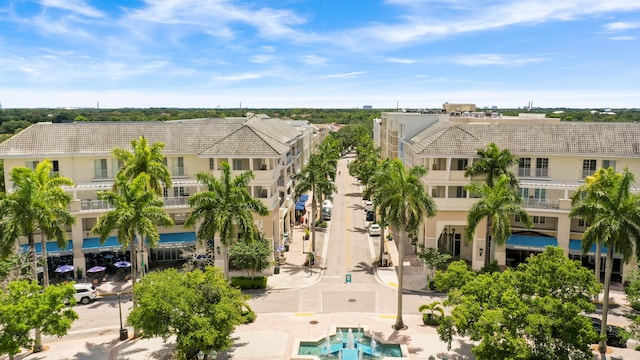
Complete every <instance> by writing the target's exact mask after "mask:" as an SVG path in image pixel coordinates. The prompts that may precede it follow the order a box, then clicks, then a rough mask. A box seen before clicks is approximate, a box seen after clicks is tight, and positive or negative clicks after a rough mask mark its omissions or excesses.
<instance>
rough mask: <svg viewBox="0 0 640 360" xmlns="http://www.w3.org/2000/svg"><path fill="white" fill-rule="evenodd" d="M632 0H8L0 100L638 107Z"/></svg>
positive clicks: (0, 33)
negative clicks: (448, 103)
mask: <svg viewBox="0 0 640 360" xmlns="http://www.w3.org/2000/svg"><path fill="white" fill-rule="evenodd" d="M639 41H640V0H562V1H548V0H541V1H533V0H519V1H504V0H439V1H438V0H383V1H380V0H279V1H268V0H255V1H232V0H226V1H225V0H137V1H135V0H132V1H124V0H38V1H29V0H8V1H7V0H5V1H2V2H0V103H1V104H2V106H3V107H5V108H25V107H27V108H29V107H96V106H97V104H98V102H99V105H100V107H101V108H118V107H137V108H143V107H199V108H214V107H218V106H219V107H222V108H237V107H238V106H240V105H242V107H245V108H292V107H315V108H358V107H362V106H363V105H372V106H373V107H374V108H395V107H396V106H399V107H401V108H438V107H440V106H441V105H442V103H444V102H452V103H453V102H471V103H475V104H477V105H478V106H498V107H499V108H507V107H523V106H526V105H527V104H528V103H529V101H532V102H533V105H534V106H540V107H585V108H606V107H610V108H620V107H627V108H632V107H640V43H639Z"/></svg>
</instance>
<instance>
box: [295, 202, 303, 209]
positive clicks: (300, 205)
mask: <svg viewBox="0 0 640 360" xmlns="http://www.w3.org/2000/svg"><path fill="white" fill-rule="evenodd" d="M296 210H304V203H303V202H301V201H298V202H297V203H296Z"/></svg>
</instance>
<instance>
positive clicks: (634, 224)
mask: <svg viewBox="0 0 640 360" xmlns="http://www.w3.org/2000/svg"><path fill="white" fill-rule="evenodd" d="M634 181H635V176H634V175H633V174H632V173H631V172H629V170H628V169H627V168H625V169H624V171H623V172H622V173H620V174H616V173H615V171H614V170H613V169H612V168H609V169H600V170H598V177H597V178H595V179H594V182H592V183H590V184H585V185H583V189H581V191H583V190H584V191H587V192H588V195H587V196H585V197H584V198H583V199H581V200H579V201H578V202H577V203H576V204H575V205H574V206H573V207H572V209H571V211H570V212H569V216H571V217H576V218H581V219H584V220H588V221H591V224H590V225H589V227H587V229H586V230H585V232H584V234H583V236H582V241H583V249H584V248H587V249H588V248H589V247H591V245H593V244H599V243H602V244H604V245H605V246H606V247H607V258H606V263H605V276H604V294H603V301H602V321H601V322H602V326H601V330H600V331H601V332H600V335H601V336H602V340H601V341H600V345H599V346H598V350H599V351H600V356H601V358H602V359H606V351H607V341H606V329H607V315H608V311H609V287H610V285H611V272H612V271H613V254H614V253H616V252H617V253H619V254H621V255H622V257H623V260H624V261H625V263H626V262H628V261H629V259H630V258H631V257H632V256H633V255H635V256H636V257H640V242H639V240H640V211H638V209H639V208H640V195H639V194H634V193H632V192H631V184H633V183H634ZM594 189H595V190H596V191H591V190H594Z"/></svg>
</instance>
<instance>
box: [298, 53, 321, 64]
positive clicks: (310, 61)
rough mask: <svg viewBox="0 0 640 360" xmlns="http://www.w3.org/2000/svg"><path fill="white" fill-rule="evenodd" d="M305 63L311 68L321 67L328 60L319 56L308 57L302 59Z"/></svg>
mask: <svg viewBox="0 0 640 360" xmlns="http://www.w3.org/2000/svg"><path fill="white" fill-rule="evenodd" d="M300 61H302V62H303V63H305V64H307V65H311V66H319V65H324V64H326V63H327V59H326V58H323V57H321V56H318V55H306V56H304V57H302V58H301V59H300Z"/></svg>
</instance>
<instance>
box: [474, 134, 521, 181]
mask: <svg viewBox="0 0 640 360" xmlns="http://www.w3.org/2000/svg"><path fill="white" fill-rule="evenodd" d="M477 154H478V156H480V159H479V160H477V161H474V162H473V163H472V164H471V165H469V166H468V167H467V170H466V171H465V173H464V175H465V176H471V177H474V176H485V177H486V179H485V182H486V183H487V185H489V187H493V185H494V184H495V182H496V181H497V180H498V178H499V177H500V176H501V175H505V176H507V179H508V183H509V185H511V186H512V187H514V188H515V187H517V186H518V178H517V177H516V176H515V174H513V173H512V172H511V171H510V170H509V168H511V167H512V166H514V165H516V164H517V163H518V157H516V156H515V155H513V154H512V153H511V151H509V149H502V150H500V148H498V146H497V145H496V144H494V143H489V144H488V145H487V147H486V148H484V149H478V152H477Z"/></svg>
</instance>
